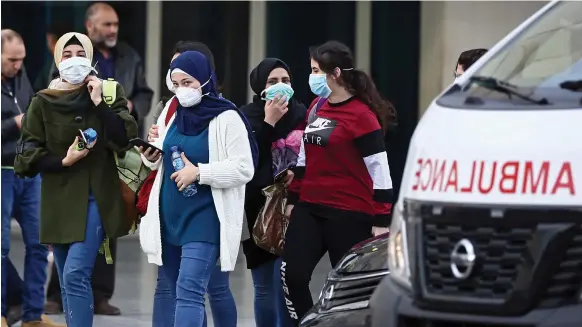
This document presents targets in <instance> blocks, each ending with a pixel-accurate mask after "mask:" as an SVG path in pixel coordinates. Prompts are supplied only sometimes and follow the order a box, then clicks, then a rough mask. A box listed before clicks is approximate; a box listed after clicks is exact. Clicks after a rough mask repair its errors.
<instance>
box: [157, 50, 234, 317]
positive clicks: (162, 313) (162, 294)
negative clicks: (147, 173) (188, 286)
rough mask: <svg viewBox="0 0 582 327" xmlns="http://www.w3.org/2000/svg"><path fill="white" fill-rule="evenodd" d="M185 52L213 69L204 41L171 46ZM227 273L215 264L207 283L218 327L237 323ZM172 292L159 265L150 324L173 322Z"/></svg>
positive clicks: (169, 82)
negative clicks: (196, 54) (194, 54)
mask: <svg viewBox="0 0 582 327" xmlns="http://www.w3.org/2000/svg"><path fill="white" fill-rule="evenodd" d="M186 51H198V52H200V53H202V54H203V55H204V56H205V57H206V58H207V59H208V61H209V62H210V68H211V69H212V71H214V57H213V56H212V52H210V49H209V48H208V46H207V45H206V44H204V43H201V42H194V41H180V42H178V43H177V44H176V46H175V47H174V52H173V54H174V55H173V56H172V61H174V59H176V58H177V57H178V56H179V55H180V54H182V53H183V52H186ZM170 63H171V62H170ZM166 85H167V87H168V90H169V91H170V92H172V93H174V92H175V91H176V89H175V87H174V84H173V83H172V80H171V78H170V69H168V74H167V75H166ZM171 101H175V102H176V103H177V102H178V100H177V99H176V97H175V96H174V97H172V98H170V99H168V100H166V101H164V102H163V103H162V102H160V104H158V106H160V105H161V107H162V108H161V109H159V112H156V113H155V114H156V118H155V119H154V121H157V120H158V118H159V117H160V114H161V112H162V111H163V109H164V108H165V106H166V103H171ZM156 110H157V108H156ZM158 137H159V135H158V126H157V125H155V124H154V125H152V127H151V128H150V130H149V133H148V142H155V141H156V139H157V138H158ZM229 276H230V272H229V271H221V270H220V266H218V265H216V266H215V267H214V271H213V272H212V275H211V277H210V281H209V282H208V289H207V292H208V300H209V302H210V308H211V310H212V318H213V321H214V325H215V326H218V327H222V326H229V323H232V322H233V321H234V322H236V303H235V302H234V297H233V296H232V292H231V291H230V285H229ZM175 293H176V292H175V290H174V291H172V290H171V286H170V282H169V281H168V279H167V278H166V274H165V273H164V269H163V267H158V280H157V283H156V292H155V293H154V312H153V315H152V327H166V326H171V325H172V321H174V306H175V304H176V297H175ZM206 325H207V321H206V316H205V319H204V325H203V326H204V327H205V326H206Z"/></svg>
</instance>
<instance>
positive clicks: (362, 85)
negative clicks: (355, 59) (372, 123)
mask: <svg viewBox="0 0 582 327" xmlns="http://www.w3.org/2000/svg"><path fill="white" fill-rule="evenodd" d="M342 81H343V82H344V84H345V87H346V88H347V90H348V91H350V92H351V93H353V94H354V95H356V96H357V97H358V99H360V101H362V102H363V103H365V104H366V105H368V107H370V109H371V110H372V111H373V112H374V114H375V115H376V117H377V118H378V122H379V123H380V126H381V127H382V131H383V132H384V133H386V132H387V131H388V129H389V127H390V126H394V124H395V123H396V109H395V108H394V106H393V105H392V103H391V102H390V101H388V100H385V99H384V98H382V96H381V95H380V92H378V89H377V88H376V85H375V84H374V81H372V78H371V77H370V76H368V74H366V73H365V72H363V71H361V70H358V69H353V70H347V71H342Z"/></svg>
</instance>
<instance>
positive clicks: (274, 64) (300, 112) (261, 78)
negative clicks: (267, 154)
mask: <svg viewBox="0 0 582 327" xmlns="http://www.w3.org/2000/svg"><path fill="white" fill-rule="evenodd" d="M275 68H283V69H285V70H286V71H287V73H289V76H291V70H290V69H289V66H287V64H286V63H285V62H283V60H281V59H277V58H266V59H264V60H263V61H261V63H260V64H259V65H258V66H257V67H255V68H254V69H253V70H252V71H251V75H250V84H251V89H252V90H253V92H255V96H254V97H253V102H251V103H249V104H248V105H246V106H243V107H241V108H240V110H241V111H242V112H243V113H244V114H245V115H246V116H247V118H248V120H249V122H250V124H251V126H252V127H253V129H258V128H259V127H260V125H261V124H262V123H263V120H264V119H265V100H263V99H261V95H260V94H261V92H263V90H264V89H265V85H266V84H267V79H268V78H269V74H271V72H272V71H273V69H275ZM288 108H289V110H288V111H287V113H286V114H285V115H284V116H283V117H282V118H281V119H280V120H279V121H278V122H277V124H275V132H274V138H273V139H272V140H270V141H276V140H278V139H281V138H284V137H286V136H287V135H288V134H289V133H290V132H292V131H293V130H294V129H295V128H296V127H297V125H299V124H300V123H302V122H303V121H305V116H306V115H307V108H306V107H305V106H304V105H303V104H302V103H301V102H299V101H297V100H295V97H292V98H291V101H289V106H288Z"/></svg>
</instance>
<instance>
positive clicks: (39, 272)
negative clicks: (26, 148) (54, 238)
mask: <svg viewBox="0 0 582 327" xmlns="http://www.w3.org/2000/svg"><path fill="white" fill-rule="evenodd" d="M1 193H2V203H1V209H0V210H1V211H2V265H1V266H2V268H1V270H2V271H1V279H2V286H1V289H2V290H1V292H2V316H3V317H6V310H7V291H6V290H7V276H8V274H7V268H8V260H9V259H8V254H9V252H10V225H11V220H12V216H13V214H14V213H15V211H16V212H18V213H19V214H18V215H17V216H16V217H14V218H16V220H17V221H18V223H19V224H20V228H21V229H22V239H23V241H24V246H25V251H26V252H25V257H24V289H23V293H22V302H23V303H22V315H23V316H22V320H23V321H38V320H40V317H41V315H42V313H43V310H44V285H45V282H46V278H47V277H46V267H47V264H48V261H47V256H48V248H47V247H46V246H45V245H42V244H40V237H39V235H40V176H36V177H34V178H19V177H18V176H16V174H14V171H13V170H11V169H2V192H1Z"/></svg>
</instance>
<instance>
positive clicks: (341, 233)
mask: <svg viewBox="0 0 582 327" xmlns="http://www.w3.org/2000/svg"><path fill="white" fill-rule="evenodd" d="M371 233H372V217H370V216H368V215H365V214H362V213H358V212H348V211H343V210H338V209H333V208H326V207H322V206H316V205H312V204H306V203H298V204H297V205H295V208H294V209H293V212H292V213H291V218H290V223H289V227H288V229H287V233H286V235H285V253H284V254H283V264H282V266H281V279H282V281H283V288H284V290H285V293H286V298H287V301H286V302H287V309H288V310H289V314H290V316H291V318H292V319H293V320H294V322H295V324H297V325H298V324H299V321H300V319H301V318H302V317H303V316H304V315H305V314H306V313H307V311H309V309H311V307H312V306H313V299H312V298H311V292H310V290H309V282H310V281H311V275H312V274H313V270H314V269H315V267H316V266H317V263H318V262H319V261H320V260H321V258H322V257H323V255H324V254H325V253H326V252H329V259H330V261H331V265H332V266H335V265H336V264H337V263H338V262H339V260H340V259H341V258H342V257H343V255H344V254H345V253H346V252H348V251H349V250H350V248H351V247H352V246H354V245H356V244H357V243H359V242H361V241H363V240H365V239H368V238H370V237H371V235H372V234H371Z"/></svg>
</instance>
